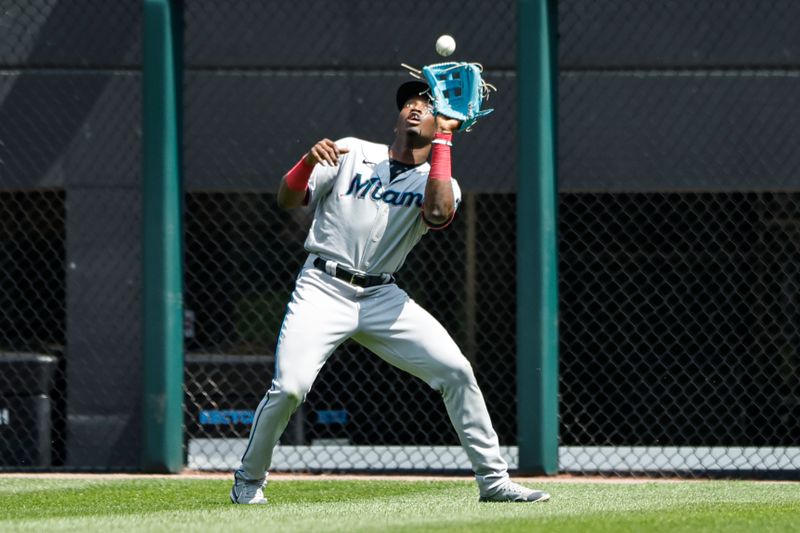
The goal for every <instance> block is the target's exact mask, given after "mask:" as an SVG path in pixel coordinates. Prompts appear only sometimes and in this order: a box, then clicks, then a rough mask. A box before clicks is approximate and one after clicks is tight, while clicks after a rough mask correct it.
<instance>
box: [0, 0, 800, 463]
mask: <svg viewBox="0 0 800 533" xmlns="http://www.w3.org/2000/svg"><path fill="white" fill-rule="evenodd" d="M557 5H558V8H557V9H558V33H559V45H558V55H559V64H560V67H559V69H560V70H559V79H558V84H559V85H558V88H559V96H558V99H559V101H558V109H559V112H558V127H559V138H558V143H559V148H558V150H559V153H558V164H559V187H560V196H559V210H560V212H559V227H558V230H559V269H560V272H559V292H560V301H559V303H560V358H561V361H560V414H561V419H560V446H561V447H560V460H559V468H560V470H562V471H566V472H577V473H597V472H601V473H648V474H656V475H663V474H674V473H679V474H702V475H708V474H713V473H715V472H724V473H731V472H734V473H738V474H746V473H750V472H758V474H759V475H772V474H775V475H786V474H787V473H790V472H795V473H796V472H797V471H800V451H799V450H800V424H798V420H800V368H798V367H799V366H800V356H798V342H800V340H799V339H798V336H797V334H796V332H795V330H796V327H795V324H796V323H797V320H795V318H796V315H797V314H798V305H799V303H798V288H799V287H800V282H798V276H797V269H798V266H797V265H799V264H800V256H799V254H800V240H799V239H798V236H800V231H798V229H799V228H798V227H797V221H798V220H800V213H798V207H797V206H798V205H800V202H798V200H800V198H798V197H797V195H798V192H797V191H800V187H798V185H800V181H798V179H797V176H798V172H797V170H798V166H800V165H799V163H800V159H798V158H800V155H798V153H799V152H798V151H797V150H796V149H795V146H794V145H795V144H796V143H795V142H794V141H795V139H796V133H795V132H796V131H798V129H799V128H798V126H799V125H800V124H798V122H799V120H798V119H799V118H800V117H798V113H800V112H799V111H798V109H800V106H798V105H797V104H798V101H797V99H798V96H797V91H796V90H795V87H794V86H795V85H796V82H797V79H798V76H797V67H798V57H800V55H799V54H800V34H798V33H797V32H796V31H795V29H794V27H793V26H792V23H793V21H796V20H798V18H800V6H798V5H796V3H793V2H790V1H788V0H783V1H779V0H772V1H767V2H764V1H755V0H746V1H745V0H740V1H735V2H721V1H710V2H702V3H699V4H698V3H695V2H689V1H688V0H680V1H677V2H657V1H654V0H648V1H633V0H614V1H613V2H604V3H602V6H601V5H600V3H597V2H593V1H590V0H562V1H560V2H558V4H557ZM183 10H184V12H183V15H184V18H183V20H184V25H185V28H184V35H185V41H184V63H185V69H184V95H183V96H184V103H185V104H184V108H183V120H184V130H183V157H184V161H183V166H184V185H185V205H184V208H185V211H184V251H185V253H184V258H185V273H184V284H185V295H184V303H185V309H186V315H185V324H184V326H185V328H184V329H185V338H186V366H185V378H186V379H185V393H186V396H185V437H186V447H185V450H186V462H187V465H188V466H190V467H192V468H200V469H219V470H228V469H230V468H233V467H235V466H236V464H237V463H238V460H239V458H240V456H241V452H242V450H243V448H244V444H245V442H246V439H247V436H248V432H249V426H250V423H251V421H252V413H253V410H254V408H255V406H256V405H257V403H258V401H259V400H260V398H261V396H262V395H263V394H264V392H265V391H266V388H267V387H268V386H269V383H270V381H271V378H272V371H273V364H274V360H273V351H274V347H275V338H276V336H277V332H278V329H279V327H280V324H281V321H282V317H283V313H284V309H285V305H286V302H287V301H288V299H289V295H290V293H291V290H292V288H293V282H294V277H295V275H296V273H297V272H298V270H299V268H300V266H301V264H302V262H303V260H304V256H305V254H304V252H303V249H302V243H303V240H304V237H305V234H306V231H307V229H308V226H309V224H310V220H311V219H310V216H311V214H310V213H309V212H307V211H303V210H299V211H295V212H283V211H280V210H278V209H277V206H276V202H275V191H276V190H277V185H278V183H279V179H280V177H281V176H282V174H283V173H284V172H285V171H286V170H287V169H288V168H290V167H291V166H292V164H294V162H295V161H296V160H297V158H298V157H299V156H300V155H301V154H302V153H303V152H304V151H305V150H307V148H308V147H309V146H310V144H312V143H313V142H314V141H316V140H317V139H319V138H322V137H330V138H339V137H343V136H347V135H356V136H359V137H362V138H365V139H369V140H374V141H380V142H388V141H390V140H391V138H392V124H393V123H394V115H395V109H394V90H395V88H396V86H397V85H398V84H399V83H400V82H401V81H404V80H405V79H407V77H406V76H405V74H404V73H403V71H402V69H401V68H400V66H399V65H400V63H401V62H405V63H409V64H412V65H416V66H420V65H423V64H427V63H432V62H435V61H438V60H439V58H438V56H435V55H434V52H433V43H434V42H435V40H436V37H437V36H438V35H440V34H442V33H450V34H452V35H454V36H455V38H456V40H457V42H458V49H457V52H456V55H455V56H453V59H455V60H480V61H481V62H482V63H483V64H484V67H485V69H486V75H487V78H488V80H489V81H490V82H491V83H493V84H494V85H496V86H497V87H498V89H499V91H498V93H497V94H496V95H494V96H493V97H492V100H491V101H490V105H491V107H494V108H495V109H496V111H495V113H494V114H493V115H492V116H491V117H489V118H487V119H486V120H485V121H484V122H482V123H480V124H479V125H478V127H477V128H476V130H475V132H473V133H470V134H468V135H459V137H458V139H456V141H457V142H456V146H455V147H454V173H455V174H456V176H457V178H458V179H459V182H460V184H461V186H462V189H463V191H464V201H463V203H462V205H461V207H460V209H459V213H458V215H457V217H456V220H455V222H454V223H453V224H452V226H451V227H449V228H448V229H447V230H446V231H444V232H438V233H431V234H430V235H428V236H426V237H425V238H424V239H423V240H422V242H421V243H420V244H419V245H418V247H417V248H416V249H415V250H414V251H413V252H412V254H411V255H410V257H409V258H408V261H407V263H406V265H405V266H404V268H403V270H402V271H401V272H400V273H399V275H398V279H399V283H400V285H401V286H402V287H403V288H405V289H406V290H407V291H408V293H409V294H410V295H411V296H412V297H413V298H414V299H415V300H417V301H418V302H419V303H420V304H421V305H423V307H425V308H427V309H428V310H430V311H431V312H432V313H433V314H434V315H435V316H436V317H437V318H438V319H440V320H441V322H442V323H443V324H444V326H445V327H446V328H447V329H448V331H450V333H451V334H452V335H453V337H454V338H455V340H456V341H457V343H458V344H459V346H460V347H461V348H462V350H463V351H464V353H465V355H466V356H467V357H468V358H469V359H470V361H471V362H472V364H473V367H474V368H475V371H476V375H477V378H478V381H479V383H480V385H481V387H482V389H483V392H484V395H485V397H486V401H487V404H488V406H489V410H490V413H491V415H492V419H493V422H494V425H495V428H496V429H497V431H498V434H499V436H500V442H501V445H502V446H503V448H504V452H505V455H506V457H507V459H509V462H510V463H511V465H512V467H513V466H515V465H516V453H517V452H516V440H517V439H516V425H517V420H516V416H517V415H516V413H517V405H516V398H515V396H516V395H515V386H516V373H515V353H516V346H515V345H516V341H515V328H516V316H515V313H516V301H515V298H516V281H517V280H516V272H515V263H516V258H515V239H516V228H515V210H516V209H517V198H516V195H515V193H514V190H515V181H516V173H517V168H516V162H515V152H516V134H515V128H516V102H517V94H516V53H515V37H516V32H517V27H516V17H515V10H516V3H515V2H512V1H500V2H494V1H483V0H468V1H466V2H462V3H461V4H460V5H459V10H460V12H461V13H464V14H465V16H463V17H457V16H453V13H452V4H451V3H448V2H444V1H432V2H429V3H428V4H426V8H425V16H420V13H419V12H416V11H413V10H409V9H408V7H407V6H405V5H403V4H398V3H396V2H388V1H387V2H383V1H381V2H377V3H376V2H366V1H355V2H354V1H350V0H347V1H345V0H340V1H333V2H329V1H321V0H319V1H316V0H315V1H312V2H304V3H303V4H302V6H301V5H299V4H298V5H293V4H290V3H286V2H278V1H269V2H256V1H254V0H252V1H246V0H241V1H238V2H234V3H229V4H224V5H223V4H221V3H219V2H211V1H210V0H195V1H192V2H185V3H183ZM312 14H313V16H310V15H312ZM444 20H446V21H448V22H447V25H446V27H443V25H442V22H441V21H444ZM0 25H2V27H3V28H4V31H3V32H0V352H1V353H0V469H12V470H15V469H68V470H75V469H93V470H98V469H105V470H109V469H113V470H120V469H123V470H124V469H136V468H137V466H138V464H139V457H138V446H137V443H138V442H139V439H140V433H141V427H140V422H139V420H140V415H141V413H140V407H138V406H139V404H140V397H141V392H140V390H139V389H140V387H139V384H140V383H141V371H140V364H141V350H142V346H141V333H140V330H141V317H140V315H141V309H140V308H141V305H140V298H141V297H140V294H141V290H142V287H141V279H140V278H141V275H140V264H141V253H140V249H141V244H140V240H141V235H140V229H139V228H140V226H141V224H140V218H141V214H140V210H141V201H140V191H139V189H140V182H141V179H140V172H141V171H140V167H141V161H140V152H141V142H140V123H141V116H140V115H141V112H140V107H141V97H140V91H141V89H140V85H141V79H140V72H141V30H142V28H141V2H139V1H134V0H130V1H128V0H126V1H120V2H101V1H99V0H80V1H74V2H73V1H71V2H66V1H57V0H28V1H26V2H22V1H21V0H8V1H7V2H5V3H3V4H2V11H1V12H0ZM390 27H392V28H394V27H400V28H403V29H404V30H403V37H402V39H401V38H398V36H397V35H395V34H393V33H391V32H387V31H386V28H390ZM309 35H313V36H314V38H313V39H309V38H308V36H309ZM109 443H111V444H109ZM275 459H276V464H275V466H276V469H277V470H365V469H373V470H423V469H424V470H427V471H437V470H442V471H452V470H466V469H467V468H468V466H469V465H468V462H467V460H466V457H465V456H464V455H463V453H462V451H461V449H460V447H459V446H458V444H457V440H456V436H455V433H454V432H453V430H452V429H451V427H450V423H449V421H448V420H447V415H446V413H445V411H444V407H443V405H442V402H441V399H440V398H439V397H438V396H437V395H436V394H435V393H434V392H433V391H432V390H430V389H429V388H428V387H427V386H425V385H424V384H423V383H421V382H420V381H418V380H416V379H415V378H413V377H411V376H408V375H406V374H404V373H402V372H399V371H397V370H396V369H394V368H392V367H390V366H389V365H387V364H386V363H385V362H383V361H382V360H380V359H379V358H378V357H376V356H374V355H372V354H370V353H369V352H367V351H366V350H364V349H363V348H361V347H360V346H359V345H357V344H355V343H346V344H345V345H343V346H342V347H341V348H340V349H339V350H338V351H337V353H336V354H335V355H334V356H333V357H332V358H331V359H330V361H329V362H328V364H327V366H326V367H325V368H324V369H323V371H322V373H321V374H320V376H319V377H318V380H317V382H316V384H315V386H314V388H313V389H312V391H311V393H310V394H309V397H308V401H307V402H306V403H305V404H304V405H303V406H302V407H301V408H300V409H299V410H298V412H297V413H296V414H295V416H294V417H293V419H292V421H291V422H290V426H289V428H288V429H287V432H286V434H285V435H284V437H283V438H282V440H281V445H280V446H279V450H278V453H277V454H276V457H275Z"/></svg>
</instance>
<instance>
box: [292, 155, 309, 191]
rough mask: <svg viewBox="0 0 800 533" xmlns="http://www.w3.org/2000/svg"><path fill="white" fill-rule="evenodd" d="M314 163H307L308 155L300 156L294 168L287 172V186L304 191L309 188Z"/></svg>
mask: <svg viewBox="0 0 800 533" xmlns="http://www.w3.org/2000/svg"><path fill="white" fill-rule="evenodd" d="M312 170H314V167H313V166H312V165H309V164H308V163H306V156H303V157H301V158H300V161H298V162H297V164H296V165H295V166H293V167H292V170H290V171H289V172H287V173H286V186H287V187H289V188H290V189H291V190H293V191H298V192H302V191H304V190H306V189H307V188H308V180H309V179H310V178H311V171H312Z"/></svg>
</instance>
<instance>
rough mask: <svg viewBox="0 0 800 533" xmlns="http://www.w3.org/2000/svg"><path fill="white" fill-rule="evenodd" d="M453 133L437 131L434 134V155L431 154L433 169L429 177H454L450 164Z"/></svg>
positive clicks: (434, 178)
mask: <svg viewBox="0 0 800 533" xmlns="http://www.w3.org/2000/svg"><path fill="white" fill-rule="evenodd" d="M452 139H453V134H452V133H439V132H437V133H435V134H434V135H433V155H431V171H430V173H429V174H428V177H429V178H430V179H432V180H449V179H450V178H452V169H451V165H450V147H451V146H453V143H452Z"/></svg>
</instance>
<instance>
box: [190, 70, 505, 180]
mask: <svg viewBox="0 0 800 533" xmlns="http://www.w3.org/2000/svg"><path fill="white" fill-rule="evenodd" d="M486 77H487V79H488V80H489V81H490V82H492V83H493V84H495V85H496V86H497V87H498V92H497V93H494V94H493V95H492V96H491V98H490V100H489V107H493V108H495V112H494V113H493V114H492V115H489V116H488V117H486V118H484V119H482V120H481V121H480V122H478V124H477V125H476V127H475V128H474V131H472V132H469V133H462V134H459V135H458V137H457V138H456V141H455V149H454V164H453V172H454V174H455V175H456V177H457V178H458V179H459V180H460V182H461V183H462V185H463V186H464V187H465V188H467V189H471V190H498V189H500V190H510V189H513V187H514V186H515V183H516V175H515V173H516V155H515V150H516V116H515V112H516V110H515V103H516V78H515V77H514V76H513V75H510V74H507V73H502V72H499V73H496V74H493V73H492V72H491V71H488V72H487V73H486ZM408 79H411V78H410V77H408V76H407V75H403V74H402V73H400V72H398V73H397V75H384V74H380V73H368V72H353V73H347V72H341V73H337V74H326V73H316V74H315V73H304V72H278V73H263V74H261V73H249V74H246V75H241V74H231V73H214V74H212V73H197V72H193V73H190V74H189V75H188V76H187V80H186V90H185V123H186V127H185V137H184V145H185V150H186V151H185V182H186V186H187V188H188V189H189V190H203V189H205V190H214V189H223V188H233V189H257V190H267V191H275V190H277V186H278V184H279V182H280V178H281V176H282V175H283V173H284V172H286V171H287V170H288V169H289V168H290V167H291V166H292V165H293V164H294V163H295V162H296V161H297V159H298V158H299V157H300V156H301V155H302V154H303V153H305V152H306V151H307V150H308V148H310V147H311V146H312V145H313V144H314V143H315V142H316V141H317V140H319V139H321V138H324V137H328V138H332V139H337V138H340V137H345V136H356V137H361V138H365V139H368V140H372V141H375V142H384V143H387V144H390V143H391V142H392V140H393V138H394V134H393V128H394V123H395V120H396V117H397V108H396V106H395V102H394V95H395V91H396V88H397V86H398V85H399V84H400V83H402V82H403V81H406V80H408Z"/></svg>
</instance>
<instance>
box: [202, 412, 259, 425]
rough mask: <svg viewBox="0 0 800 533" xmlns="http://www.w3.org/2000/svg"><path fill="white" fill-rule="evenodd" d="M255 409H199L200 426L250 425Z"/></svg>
mask: <svg viewBox="0 0 800 533" xmlns="http://www.w3.org/2000/svg"><path fill="white" fill-rule="evenodd" d="M254 414H255V411H248V410H242V409H207V410H203V411H200V416H199V417H198V418H199V422H200V425H202V426H229V425H231V424H232V425H247V426H249V425H251V424H252V423H253V415H254Z"/></svg>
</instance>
